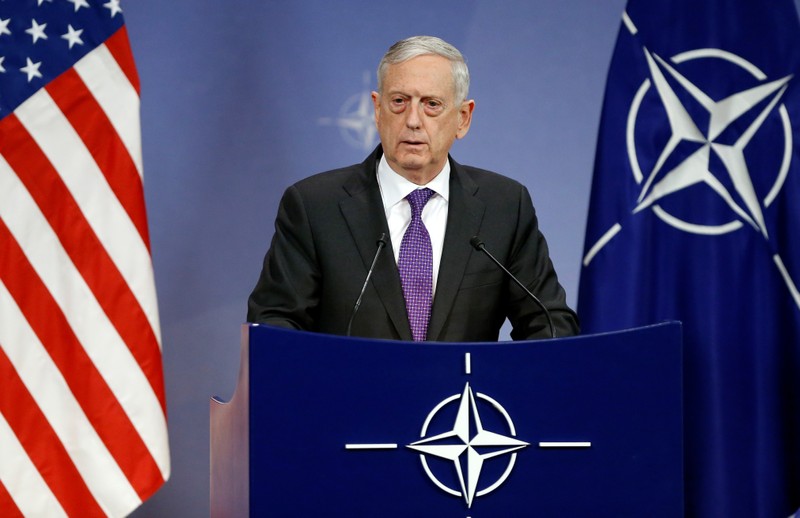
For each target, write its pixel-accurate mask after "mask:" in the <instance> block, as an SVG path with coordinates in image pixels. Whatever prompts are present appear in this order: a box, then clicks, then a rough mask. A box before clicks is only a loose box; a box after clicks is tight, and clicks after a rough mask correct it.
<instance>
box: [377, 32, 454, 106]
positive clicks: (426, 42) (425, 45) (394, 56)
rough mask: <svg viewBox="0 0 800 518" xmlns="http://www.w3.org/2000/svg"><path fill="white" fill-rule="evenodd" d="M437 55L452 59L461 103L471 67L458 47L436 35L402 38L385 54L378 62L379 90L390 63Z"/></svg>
mask: <svg viewBox="0 0 800 518" xmlns="http://www.w3.org/2000/svg"><path fill="white" fill-rule="evenodd" d="M426 55H428V56H429V55H435V56H441V57H443V58H446V59H448V60H450V63H451V64H452V70H453V84H454V85H455V95H456V103H457V104H461V103H462V102H464V101H465V100H466V99H467V93H469V69H468V68H467V63H466V61H465V60H464V56H462V55H461V52H459V51H458V49H457V48H455V47H454V46H452V45H450V44H449V43H447V42H446V41H444V40H442V39H440V38H437V37H435V36H412V37H410V38H406V39H404V40H400V41H398V42H397V43H395V44H394V45H392V46H391V47H389V50H388V51H387V52H386V54H384V56H383V58H382V59H381V62H380V63H379V64H378V92H381V89H382V87H383V78H384V77H385V76H386V70H387V68H388V67H389V65H396V64H398V63H403V62H404V61H408V60H409V59H412V58H415V57H417V56H426Z"/></svg>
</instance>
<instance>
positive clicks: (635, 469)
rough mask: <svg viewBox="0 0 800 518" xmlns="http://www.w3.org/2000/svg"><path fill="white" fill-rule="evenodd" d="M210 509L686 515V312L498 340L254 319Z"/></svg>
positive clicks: (215, 449)
mask: <svg viewBox="0 0 800 518" xmlns="http://www.w3.org/2000/svg"><path fill="white" fill-rule="evenodd" d="M241 355H242V358H241V368H240V373H239V380H238V385H237V387H236V390H235V393H234V395H233V397H232V398H231V400H230V401H229V402H227V403H223V402H221V401H219V400H218V399H212V401H211V409H210V410H211V488H210V490H211V494H210V497H211V516H212V517H222V516H226V517H227V516H235V517H239V516H275V517H285V516H348V517H373V516H380V517H394V516H396V517H404V518H407V517H425V516H432V517H433V516H435V517H450V516H452V517H470V518H483V517H486V518H489V517H515V516H520V517H531V516H543V517H551V516H552V517H560V516H592V517H599V516H609V517H627V516H637V517H638V516H649V517H677V516H682V515H683V464H682V462H683V461H682V459H683V451H682V411H681V407H682V376H681V326H680V324H679V323H675V322H673V323H665V324H659V325H654V326H650V327H645V328H639V329H632V330H628V331H622V332H617V333H607V334H600V335H591V336H579V337H572V338H562V339H555V340H540V341H531V342H499V343H416V344H415V343H407V342H396V341H387V340H369V339H360V338H344V337H338V336H329V335H321V334H313V333H305V332H299V331H290V330H283V329H278V328H273V327H269V326H258V325H245V326H244V327H243V337H242V350H241Z"/></svg>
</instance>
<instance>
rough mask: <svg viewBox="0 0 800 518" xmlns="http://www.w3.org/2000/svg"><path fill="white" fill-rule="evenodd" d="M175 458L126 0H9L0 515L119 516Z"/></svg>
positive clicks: (1, 203) (3, 23) (0, 99)
mask: <svg viewBox="0 0 800 518" xmlns="http://www.w3.org/2000/svg"><path fill="white" fill-rule="evenodd" d="M169 472H170V463H169V451H168V444H167V422H166V404H165V397H164V379H163V372H162V363H161V337H160V327H159V321H158V309H157V305H156V293H155V286H154V280H153V270H152V261H151V256H150V240H149V236H148V231H147V220H146V215H145V207H144V195H143V188H142V163H141V136H140V126H139V80H138V76H137V72H136V69H135V66H134V62H133V57H132V54H131V50H130V46H129V43H128V36H127V33H126V30H125V26H124V22H123V18H122V10H121V8H120V5H119V0H0V515H1V516H16V515H24V516H63V515H68V516H103V515H109V516H123V515H126V514H128V513H130V512H131V511H132V510H133V509H135V508H136V507H137V506H138V505H139V504H140V503H141V502H142V501H144V500H145V499H147V498H148V497H149V496H151V495H152V494H153V493H154V492H155V491H156V490H157V489H158V488H159V487H160V486H161V485H162V484H163V483H164V481H165V480H166V479H167V478H168V477H169Z"/></svg>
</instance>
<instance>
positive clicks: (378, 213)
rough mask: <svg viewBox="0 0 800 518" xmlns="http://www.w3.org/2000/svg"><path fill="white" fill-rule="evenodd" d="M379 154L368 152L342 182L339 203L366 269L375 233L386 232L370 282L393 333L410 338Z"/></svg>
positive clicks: (403, 337) (372, 255) (375, 249)
mask: <svg viewBox="0 0 800 518" xmlns="http://www.w3.org/2000/svg"><path fill="white" fill-rule="evenodd" d="M379 156H380V155H378V154H376V153H373V154H372V155H370V156H369V157H368V158H367V160H366V161H364V163H363V164H361V167H360V168H358V169H357V170H356V171H355V172H354V173H353V175H352V177H351V178H350V179H349V180H348V181H347V182H346V183H345V184H344V190H345V191H347V193H348V194H349V197H346V198H344V199H342V201H341V202H339V207H340V209H341V211H342V215H343V216H344V219H345V221H346V222H347V226H348V227H349V228H350V233H351V234H352V236H353V240H354V242H355V245H356V247H357V248H358V251H359V254H360V255H361V259H362V260H363V261H364V267H365V268H366V269H369V267H370V265H371V264H372V258H373V257H375V252H376V251H377V244H376V243H377V240H378V237H379V236H380V234H381V233H382V232H385V233H386V237H387V243H386V248H385V249H384V250H383V251H382V252H381V257H380V258H379V259H378V262H377V263H376V265H375V271H374V272H373V273H372V281H371V282H372V284H373V286H374V287H375V290H376V291H377V292H378V296H379V297H380V300H381V302H382V303H383V305H384V307H385V308H386V312H387V313H388V314H389V318H390V319H391V321H392V323H393V324H394V326H395V329H396V330H397V334H398V335H399V336H400V338H401V339H402V340H411V339H412V338H411V328H410V327H409V324H408V315H407V314H406V307H405V302H404V298H403V289H402V287H401V285H400V275H399V273H398V272H397V265H396V264H395V261H394V252H393V249H392V243H391V239H389V225H388V224H387V222H386V215H385V213H384V209H383V202H382V200H381V194H380V189H379V188H378V180H377V177H376V174H375V164H376V161H377V158H378V157H379Z"/></svg>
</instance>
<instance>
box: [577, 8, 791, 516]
mask: <svg viewBox="0 0 800 518" xmlns="http://www.w3.org/2000/svg"><path fill="white" fill-rule="evenodd" d="M799 64H800V24H798V15H797V11H796V9H795V6H794V3H793V2H792V0H770V1H768V2H764V1H763V0H703V1H698V0H630V1H629V2H628V6H627V8H626V10H625V12H624V13H623V16H622V24H621V28H620V33H619V37H618V40H617V44H616V48H615V51H614V56H613V59H612V62H611V67H610V71H609V75H608V85H607V90H606V94H605V101H604V106H603V115H602V121H601V125H600V134H599V139H598V147H597V157H596V162H595V170H594V180H593V185H592V195H591V206H590V210H589V219H588V225H587V233H586V242H585V255H584V259H583V270H582V274H581V282H580V293H579V303H578V308H579V314H580V317H581V321H582V328H583V329H584V331H586V332H601V331H607V330H614V329H623V328H628V327H634V326H639V325H644V324H651V323H655V322H659V321H662V320H666V319H677V320H681V321H683V323H684V334H685V336H684V344H685V349H684V409H685V414H684V430H685V432H684V433H685V441H684V443H685V463H684V465H685V481H686V514H687V515H689V516H703V517H705V516H725V517H738V516H741V517H748V518H750V517H770V518H774V517H787V516H789V515H791V514H792V513H793V512H795V511H796V510H797V508H798V506H800V293H798V284H800V147H798V145H799V144H798V143H800V138H798V137H800V68H799V67H798V65H799ZM653 447H654V448H657V447H658V445H657V444H654V445H653Z"/></svg>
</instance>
